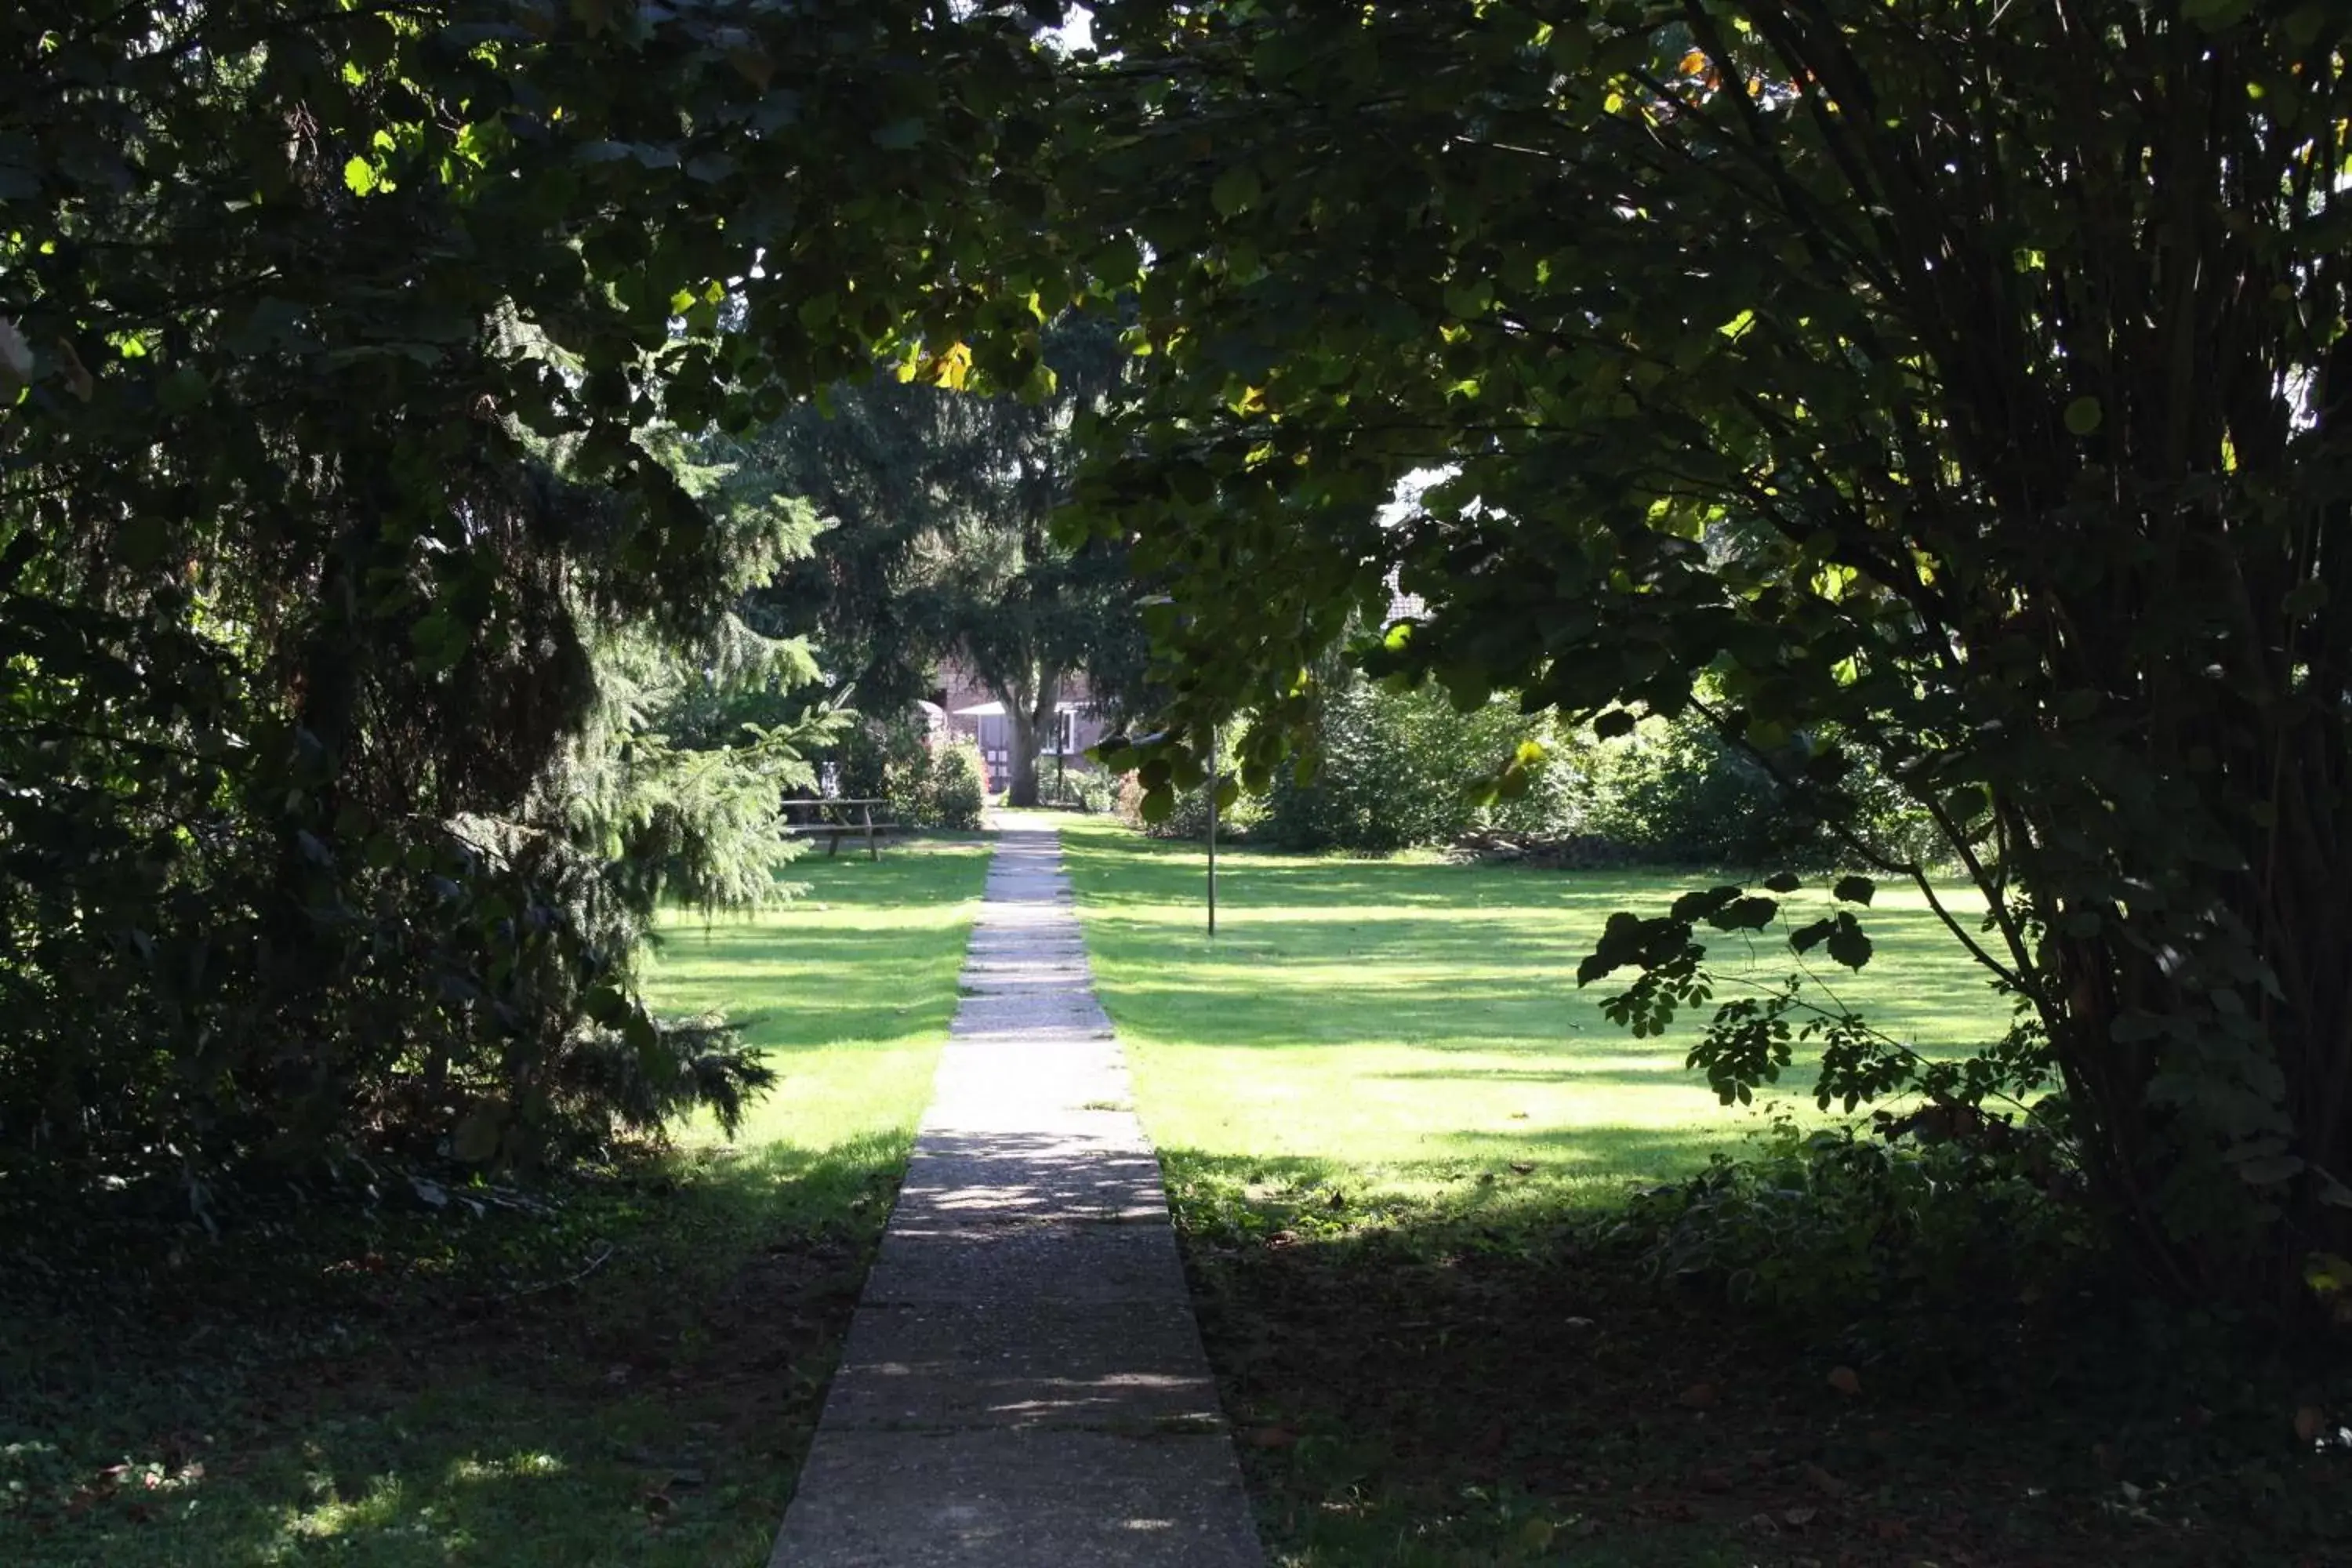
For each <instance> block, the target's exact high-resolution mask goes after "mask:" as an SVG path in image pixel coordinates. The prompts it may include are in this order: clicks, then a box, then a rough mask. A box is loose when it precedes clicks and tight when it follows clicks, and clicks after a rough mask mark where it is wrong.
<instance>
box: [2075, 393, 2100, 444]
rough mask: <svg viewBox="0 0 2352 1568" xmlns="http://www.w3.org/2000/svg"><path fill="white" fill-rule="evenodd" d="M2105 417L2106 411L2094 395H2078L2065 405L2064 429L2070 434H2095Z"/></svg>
mask: <svg viewBox="0 0 2352 1568" xmlns="http://www.w3.org/2000/svg"><path fill="white" fill-rule="evenodd" d="M2105 418H2106V412H2105V410H2104V409H2102V408H2101V407H2100V406H2099V400H2098V399H2097V398H2095V397H2078V398H2076V399H2074V402H2072V403H2070V404H2068V405H2066V430H2067V433H2068V434H2070V435H2074V436H2090V435H2094V434H2096V433H2097V431H2098V428H2099V426H2100V424H2101V422H2102V421H2104V420H2105Z"/></svg>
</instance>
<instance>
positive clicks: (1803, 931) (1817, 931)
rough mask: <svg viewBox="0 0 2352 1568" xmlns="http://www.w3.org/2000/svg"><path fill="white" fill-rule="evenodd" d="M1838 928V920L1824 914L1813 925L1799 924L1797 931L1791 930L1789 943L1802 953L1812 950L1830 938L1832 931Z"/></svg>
mask: <svg viewBox="0 0 2352 1568" xmlns="http://www.w3.org/2000/svg"><path fill="white" fill-rule="evenodd" d="M1836 930H1837V921H1833V920H1832V919H1830V918H1829V917H1828V916H1826V915H1824V916H1822V918H1821V919H1820V920H1817V921H1813V922H1812V923H1811V925H1805V926H1799V927H1798V928H1797V929H1796V930H1795V931H1790V933H1789V945H1790V947H1792V948H1794V949H1796V950H1797V952H1801V953H1804V952H1811V951H1812V950H1813V949H1815V948H1817V947H1819V946H1820V945H1821V944H1822V942H1826V941H1827V940H1829V936H1830V933H1831V932H1832V931H1836Z"/></svg>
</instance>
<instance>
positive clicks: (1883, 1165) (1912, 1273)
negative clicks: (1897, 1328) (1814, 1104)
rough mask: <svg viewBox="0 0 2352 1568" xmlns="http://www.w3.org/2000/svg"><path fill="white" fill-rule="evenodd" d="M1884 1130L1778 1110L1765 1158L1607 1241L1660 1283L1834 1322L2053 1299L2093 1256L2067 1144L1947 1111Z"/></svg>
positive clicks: (1688, 1190)
mask: <svg viewBox="0 0 2352 1568" xmlns="http://www.w3.org/2000/svg"><path fill="white" fill-rule="evenodd" d="M1956 1119H1957V1123H1958V1127H1957V1132H1956ZM1878 1130H1879V1131H1880V1133H1881V1134H1883V1135H1881V1136H1866V1135H1863V1134H1861V1133H1858V1132H1856V1131H1853V1130H1852V1129H1843V1130H1823V1131H1811V1132H1804V1131H1800V1130H1799V1129H1798V1128H1797V1126H1796V1124H1795V1123H1794V1122H1793V1121H1789V1120H1787V1119H1786V1118H1785V1117H1783V1118H1780V1119H1776V1120H1775V1121H1774V1122H1773V1124H1772V1129H1771V1131H1770V1132H1769V1133H1768V1134H1765V1135H1764V1136H1763V1137H1762V1139H1761V1148H1760V1149H1759V1152H1758V1153H1757V1154H1755V1155H1754V1156H1751V1157H1749V1158H1747V1159H1734V1158H1731V1157H1729V1156H1727V1155H1722V1154H1718V1155H1717V1156H1716V1157H1715V1159H1714V1161H1713V1162H1712V1163H1710V1164H1709V1165H1708V1166H1707V1168H1706V1170H1705V1171H1702V1172H1701V1173H1699V1174H1697V1175H1696V1176H1694V1177H1692V1178H1690V1179H1689V1180H1688V1181H1685V1182H1680V1183H1676V1184H1674V1185H1671V1186H1667V1187H1661V1188H1657V1189H1655V1190H1653V1191H1651V1192H1648V1193H1644V1194H1640V1195H1638V1196H1637V1197H1635V1198H1634V1199H1633V1202H1632V1204H1631V1205H1629V1206H1628V1207H1627V1209H1626V1210H1625V1212H1624V1215H1623V1216H1622V1218H1620V1219H1618V1220H1616V1221H1614V1222H1612V1227H1611V1231H1610V1234H1611V1236H1612V1238H1613V1239H1614V1240H1615V1241H1616V1242H1618V1243H1620V1244H1623V1245H1626V1246H1629V1247H1632V1248H1633V1250H1634V1251H1635V1252H1636V1253H1637V1254H1638V1255H1639V1256H1640V1257H1641V1258H1643V1261H1644V1262H1645V1263H1646V1264H1647V1266H1648V1268H1649V1269H1650V1271H1651V1272H1652V1273H1653V1274H1654V1276H1655V1277H1656V1278H1658V1279H1666V1280H1678V1281H1681V1282H1684V1283H1695V1284H1697V1285H1699V1286H1701V1287H1702V1288H1705V1289H1710V1290H1713V1291H1717V1292H1719V1293H1720V1294H1722V1295H1723V1296H1725V1297H1726V1298H1727V1299H1728V1300H1731V1301H1732V1302H1734V1303H1736V1304H1738V1305H1741V1306H1748V1307H1756V1308H1761V1309H1766V1310H1772V1311H1774V1312H1779V1313H1784V1314H1787V1315H1789V1316H1790V1317H1803V1318H1811V1319H1812V1320H1815V1321H1828V1322H1839V1321H1845V1320H1846V1319H1847V1318H1848V1317H1852V1316H1858V1315H1864V1314H1866V1313H1868V1312H1872V1311H1875V1310H1883V1309H1886V1308H1896V1309H1916V1308H1929V1309H1935V1308H1950V1309H1956V1310H1965V1309H1966V1308H1967V1306H1968V1304H1969V1303H1971V1302H1977V1303H1981V1302H1983V1301H1985V1300H2016V1299H2017V1298H2018V1297H2019V1296H2020V1294H2021V1293H2023V1294H2028V1295H2031V1294H2035V1293H2042V1294H2054V1293H2055V1291H2056V1289H2057V1288H2058V1285H2059V1282H2060V1280H2061V1279H2062V1278H2063V1276H2064V1275H2065V1274H2066V1273H2067V1272H2068V1271H2069V1270H2070V1269H2071V1268H2074V1266H2075V1265H2077V1264H2079V1263H2081V1262H2082V1261H2083V1260H2084V1258H2085V1257H2086V1256H2087V1255H2088V1248H2089V1247H2090V1246H2091V1235H2090V1231H2089V1228H2088V1222H2087V1220H2086V1217H2085V1215H2084V1210H2083V1208H2082V1206H2081V1205H2080V1204H2078V1203H2075V1202H2073V1201H2070V1194H2072V1193H2073V1191H2074V1177H2073V1173H2072V1172H2071V1169H2070V1168H2069V1166H2068V1165H2067V1163H2066V1161H2065V1156H2064V1145H2063V1143H2062V1142H2061V1141H2060V1140H2058V1139H2056V1138H2054V1137H2053V1136H2052V1135H2050V1134H2048V1133H2047V1132H2044V1131H2042V1130H2040V1129H2039V1128H2036V1127H2033V1126H2031V1125H2030V1124H2012V1123H2009V1122H2005V1121H1999V1120H1995V1119H1990V1118H1987V1117H1984V1116H1982V1115H1981V1114H1979V1113H1978V1112H1975V1111H1969V1110H1942V1109H1938V1110H1928V1111H1924V1112H1921V1113H1918V1114H1916V1115H1915V1116H1913V1117H1911V1118H1908V1119H1906V1121H1896V1120H1895V1119H1892V1118H1889V1117H1886V1116H1884V1115H1882V1116H1881V1117H1880V1118H1879V1119H1878ZM1889 1133H1896V1134H1899V1135H1895V1136H1886V1135H1884V1134H1889Z"/></svg>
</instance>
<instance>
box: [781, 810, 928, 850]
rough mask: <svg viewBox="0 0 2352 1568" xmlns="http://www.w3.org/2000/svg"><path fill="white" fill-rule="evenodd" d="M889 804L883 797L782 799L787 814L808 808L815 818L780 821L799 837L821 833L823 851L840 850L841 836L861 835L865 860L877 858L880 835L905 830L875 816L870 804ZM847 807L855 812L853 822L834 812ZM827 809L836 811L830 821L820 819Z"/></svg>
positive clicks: (841, 811) (785, 828) (786, 830)
mask: <svg viewBox="0 0 2352 1568" xmlns="http://www.w3.org/2000/svg"><path fill="white" fill-rule="evenodd" d="M889 804H890V803H889V802H888V801H887V800H845V799H823V800H788V801H786V802H784V811H785V814H786V816H790V814H791V813H792V812H793V811H795V810H801V811H812V812H814V813H815V814H816V815H817V816H818V818H819V820H817V821H814V822H792V821H787V822H785V824H784V831H785V832H787V833H790V834H793V835H795V836H797V837H803V838H814V837H824V840H825V851H824V852H825V853H826V854H828V855H838V854H840V853H841V841H842V840H843V839H845V838H847V837H851V836H853V835H856V836H858V837H863V838H864V839H865V840H866V858H867V859H869V860H879V859H880V858H882V842H881V836H882V835H883V834H886V833H903V832H905V831H906V829H905V827H904V826H901V825H900V824H898V823H896V822H877V820H875V816H874V808H875V807H876V806H877V805H878V806H887V805H889ZM849 811H855V812H856V814H857V819H856V821H855V822H848V821H844V820H842V819H841V817H840V816H839V815H838V814H839V813H843V812H849ZM828 812H831V813H835V814H836V815H835V818H834V820H833V821H830V822H827V821H824V820H823V818H824V815H825V814H826V813H828Z"/></svg>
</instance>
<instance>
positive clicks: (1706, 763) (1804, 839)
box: [1576, 713, 1936, 866]
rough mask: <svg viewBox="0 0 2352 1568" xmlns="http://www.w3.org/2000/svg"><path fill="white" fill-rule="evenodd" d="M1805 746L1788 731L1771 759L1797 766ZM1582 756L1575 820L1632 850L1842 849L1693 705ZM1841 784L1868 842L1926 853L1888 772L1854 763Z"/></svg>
mask: <svg viewBox="0 0 2352 1568" xmlns="http://www.w3.org/2000/svg"><path fill="white" fill-rule="evenodd" d="M1826 739H1827V737H1825V736H1822V737H1815V738H1814V740H1815V742H1825V741H1826ZM1810 752H1811V747H1810V746H1809V744H1808V742H1807V741H1806V740H1805V739H1803V738H1798V739H1793V740H1791V741H1790V743H1789V745H1788V747H1787V748H1786V753H1785V755H1784V756H1780V757H1777V758H1776V759H1775V766H1776V768H1777V769H1778V771H1780V773H1783V774H1785V775H1788V776H1796V775H1798V774H1801V773H1803V771H1804V766H1805V763H1806V760H1807V758H1808V756H1809V755H1810ZM1783 764H1785V765H1783ZM1580 771H1581V773H1582V778H1581V780H1580V784H1578V786H1577V790H1576V793H1577V795H1578V803H1577V810H1576V817H1577V825H1578V826H1579V828H1580V830H1581V831H1583V832H1586V833H1591V834H1594V835H1598V836H1599V837H1602V838H1605V839H1607V840H1609V841H1610V842H1612V843H1613V844H1616V845H1618V846H1621V847H1622V848H1624V849H1625V850H1627V851H1629V852H1630V853H1631V854H1632V855H1633V856H1634V857H1636V858H1640V859H1643V860H1651V861H1679V862H1684V863H1687V864H1693V865H1713V866H1742V865H1754V864H1757V863H1759V862H1761V861H1764V860H1767V859H1781V860H1795V861H1799V862H1803V861H1814V862H1819V863H1822V864H1825V865H1826V864H1832V863H1836V862H1839V861H1842V860H1844V859H1846V858H1849V857H1848V853H1847V851H1846V848H1845V847H1844V846H1843V844H1842V843H1841V842H1840V841H1839V840H1837V839H1836V838H1834V837H1832V836H1831V835H1830V834H1828V833H1827V832H1825V831H1824V830H1823V829H1822V826H1821V824H1820V823H1819V822H1818V821H1816V820H1815V819H1814V818H1813V817H1812V816H1810V815H1808V814H1807V813H1806V812H1805V811H1803V810H1802V809H1801V807H1800V806H1799V805H1797V804H1795V803H1794V802H1792V801H1791V800H1790V798H1789V797H1788V795H1786V793H1785V792H1784V791H1783V789H1782V787H1781V785H1780V784H1779V783H1778V781H1777V780H1776V779H1775V778H1774V777H1773V770H1770V769H1767V768H1766V767H1765V765H1764V764H1763V763H1760V762H1759V761H1758V760H1757V759H1756V758H1755V757H1753V756H1750V755H1749V754H1748V753H1747V752H1743V751H1741V750H1740V749H1739V748H1738V747H1737V746H1734V745H1732V744H1731V743H1730V742H1727V741H1726V740H1724V739H1723V738H1722V736H1720V735H1718V734H1717V732H1716V731H1715V729H1714V727H1713V726H1712V725H1711V724H1709V723H1708V722H1707V721H1706V720H1705V719H1704V718H1703V717H1701V716H1700V715H1698V714H1696V713H1687V714H1685V715H1683V716H1682V717H1680V718H1676V719H1670V720H1669V719H1653V720H1649V721H1644V722H1643V724H1642V725H1641V726H1640V727H1639V728H1638V729H1636V730H1635V731H1634V732H1633V734H1631V735H1628V736H1626V737H1624V738H1622V739H1621V740H1614V741H1601V742H1592V743H1591V745H1590V746H1589V747H1588V748H1587V749H1586V750H1585V752H1583V753H1582V755H1581V757H1580ZM1843 787H1844V788H1845V790H1846V791H1847V792H1848V793H1849V794H1850V795H1853V796H1854V797H1855V798H1856V799H1857V800H1858V801H1859V802H1860V804H1861V808H1862V809H1861V810H1860V811H1858V812H1856V813H1855V814H1854V816H1853V819H1852V820H1853V827H1854V828H1855V830H1856V831H1858V832H1859V833H1861V834H1862V836H1863V837H1864V839H1865V840H1866V841H1867V842H1870V843H1871V844H1873V845H1874V847H1876V848H1878V849H1879V850H1881V851H1882V852H1884V853H1885V854H1886V855H1888V856H1890V857H1891V858H1895V859H1898V860H1901V859H1910V858H1932V857H1933V854H1934V849H1935V843H1936V835H1935V832H1934V828H1933V825H1932V824H1931V823H1929V822H1928V820H1927V816H1926V815H1925V814H1924V813H1922V812H1921V811H1919V809H1918V808H1917V807H1916V806H1915V805H1912V804H1911V803H1910V802H1909V801H1907V800H1906V799H1905V798H1904V796H1903V795H1902V792H1901V791H1900V790H1898V789H1896V788H1895V785H1894V784H1893V783H1892V782H1891V781H1889V780H1887V779H1885V778H1884V777H1883V776H1881V775H1879V774H1878V773H1875V772H1874V771H1870V770H1868V769H1857V770H1856V771H1855V772H1854V773H1852V774H1850V775H1849V776H1848V777H1847V778H1846V780H1845V782H1844V785H1843Z"/></svg>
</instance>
